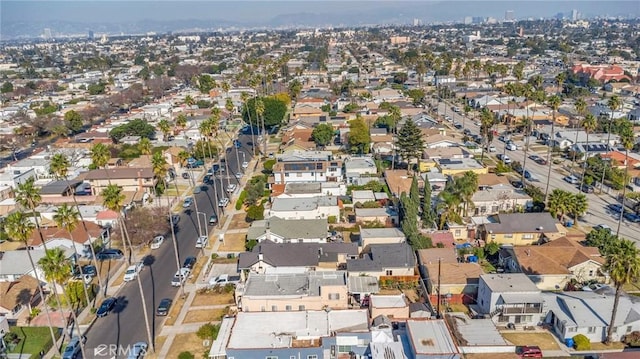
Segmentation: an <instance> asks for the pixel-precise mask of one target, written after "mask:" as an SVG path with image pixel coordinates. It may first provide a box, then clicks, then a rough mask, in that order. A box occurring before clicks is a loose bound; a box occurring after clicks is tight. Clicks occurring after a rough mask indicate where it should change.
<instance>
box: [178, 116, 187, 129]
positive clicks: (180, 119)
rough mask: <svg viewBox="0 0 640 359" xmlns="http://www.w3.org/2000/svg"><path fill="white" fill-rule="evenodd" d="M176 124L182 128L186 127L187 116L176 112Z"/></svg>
mask: <svg viewBox="0 0 640 359" xmlns="http://www.w3.org/2000/svg"><path fill="white" fill-rule="evenodd" d="M176 126H178V127H180V128H181V129H183V130H184V129H185V128H186V127H187V116H185V114H184V113H181V114H178V117H176Z"/></svg>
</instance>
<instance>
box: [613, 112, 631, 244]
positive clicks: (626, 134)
mask: <svg viewBox="0 0 640 359" xmlns="http://www.w3.org/2000/svg"><path fill="white" fill-rule="evenodd" d="M618 135H620V143H621V144H622V146H623V147H624V151H625V157H624V181H623V185H624V187H622V208H623V212H624V200H625V197H626V195H627V186H628V184H629V150H630V149H632V148H633V145H635V138H634V136H633V125H632V124H631V122H630V121H629V120H625V121H624V122H623V123H622V126H620V129H619V133H618ZM621 214H622V213H621ZM621 224H622V215H621V216H620V217H619V218H618V229H617V230H616V235H619V234H620V225H621Z"/></svg>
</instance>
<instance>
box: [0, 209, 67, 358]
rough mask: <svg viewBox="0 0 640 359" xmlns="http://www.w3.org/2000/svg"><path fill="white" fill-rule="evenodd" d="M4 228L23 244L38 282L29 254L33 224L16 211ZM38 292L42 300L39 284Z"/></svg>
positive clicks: (52, 334) (47, 309) (51, 327)
mask: <svg viewBox="0 0 640 359" xmlns="http://www.w3.org/2000/svg"><path fill="white" fill-rule="evenodd" d="M5 228H6V230H7V234H8V235H9V238H11V240H14V241H19V242H21V243H22V244H24V246H25V248H26V251H27V257H28V258H29V263H30V264H31V269H32V270H33V273H34V277H35V278H36V280H37V281H38V282H39V283H40V282H41V278H39V276H40V275H39V274H38V273H39V272H38V270H36V269H37V267H36V264H35V262H34V261H33V257H32V256H31V249H30V248H31V247H30V245H29V238H31V234H32V233H33V230H34V229H35V225H34V224H33V222H31V221H30V220H29V218H28V217H27V216H26V214H25V213H24V212H20V211H17V212H13V213H11V214H9V215H8V216H7V218H6V222H5ZM42 279H44V278H42ZM38 292H39V293H38V294H39V295H40V298H41V299H42V300H43V301H44V300H45V298H46V297H45V295H44V291H43V290H42V286H41V285H39V286H38ZM24 304H25V305H28V304H29V303H24ZM43 307H44V312H45V315H46V318H47V322H48V323H47V324H48V325H49V333H50V334H51V340H52V342H53V343H55V342H56V334H55V333H54V329H53V325H52V324H51V317H50V316H49V307H48V306H47V305H44V306H43ZM56 330H57V328H56ZM55 348H56V349H55V350H56V352H57V354H58V355H60V350H59V348H58V347H57V346H55Z"/></svg>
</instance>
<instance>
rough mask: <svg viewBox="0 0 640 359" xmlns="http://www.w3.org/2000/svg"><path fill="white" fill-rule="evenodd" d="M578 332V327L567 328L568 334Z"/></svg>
mask: <svg viewBox="0 0 640 359" xmlns="http://www.w3.org/2000/svg"><path fill="white" fill-rule="evenodd" d="M576 330H577V328H576V327H569V328H567V332H569V333H574V332H575V331H576Z"/></svg>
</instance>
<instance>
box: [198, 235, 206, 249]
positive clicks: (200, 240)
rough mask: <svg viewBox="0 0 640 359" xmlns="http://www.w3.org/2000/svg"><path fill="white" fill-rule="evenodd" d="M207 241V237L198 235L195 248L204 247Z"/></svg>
mask: <svg viewBox="0 0 640 359" xmlns="http://www.w3.org/2000/svg"><path fill="white" fill-rule="evenodd" d="M208 243H209V237H207V236H200V237H198V239H196V248H204V247H206V246H207V244H208Z"/></svg>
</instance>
